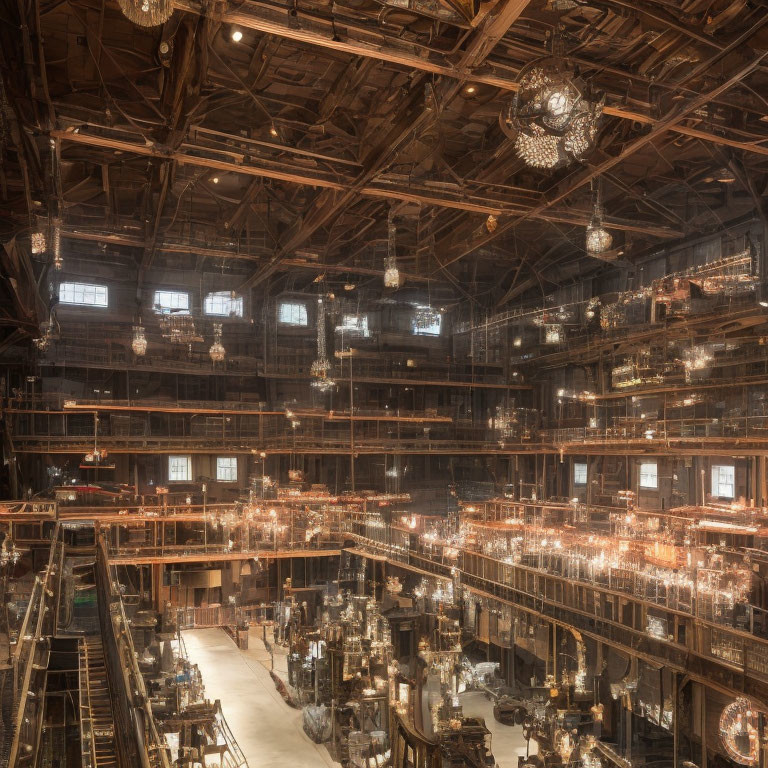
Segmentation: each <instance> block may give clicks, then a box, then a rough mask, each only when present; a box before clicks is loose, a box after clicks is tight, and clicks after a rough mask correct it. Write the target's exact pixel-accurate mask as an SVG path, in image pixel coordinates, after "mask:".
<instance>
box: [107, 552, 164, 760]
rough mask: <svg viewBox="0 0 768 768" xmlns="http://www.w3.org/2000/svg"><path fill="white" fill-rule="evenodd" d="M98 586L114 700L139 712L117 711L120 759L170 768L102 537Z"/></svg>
mask: <svg viewBox="0 0 768 768" xmlns="http://www.w3.org/2000/svg"><path fill="white" fill-rule="evenodd" d="M96 589H97V592H98V597H99V599H98V605H99V617H100V621H101V626H102V631H103V637H104V639H105V641H106V642H105V649H104V657H105V659H108V660H109V661H110V662H111V664H112V666H111V667H110V664H108V665H107V674H108V677H109V681H110V686H114V687H115V689H116V690H115V692H114V696H113V702H114V703H116V705H117V707H118V708H119V709H120V710H122V707H124V706H128V707H129V708H130V709H131V710H132V711H133V713H134V714H135V715H136V716H131V715H129V713H128V712H125V713H123V712H118V714H119V715H120V717H119V718H118V721H120V720H123V722H119V725H120V727H118V728H116V733H115V735H116V739H117V742H118V747H119V748H118V750H117V754H118V759H119V761H120V763H121V765H122V766H124V768H135V766H136V762H137V761H138V762H139V763H140V764H141V766H142V768H170V761H169V759H168V754H167V751H166V748H165V746H164V744H163V741H162V740H161V738H160V736H159V734H158V732H157V727H156V725H155V721H154V717H153V715H152V710H151V708H150V706H149V704H148V698H147V692H146V688H145V687H144V680H143V678H142V676H141V672H140V671H139V668H138V664H137V661H136V653H135V649H134V647H133V640H132V638H131V633H130V631H129V629H128V627H129V624H128V619H127V618H126V615H125V611H124V609H123V603H122V600H121V599H120V595H119V594H117V593H116V592H115V588H114V585H113V583H112V580H111V578H110V575H109V564H108V558H107V553H106V549H105V546H104V541H103V539H99V540H98V541H97V546H96ZM115 663H116V664H117V667H115V666H114V665H115ZM142 724H143V725H144V730H142ZM131 727H132V728H131ZM147 737H148V738H147ZM129 751H130V753H132V754H129Z"/></svg>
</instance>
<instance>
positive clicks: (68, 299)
mask: <svg viewBox="0 0 768 768" xmlns="http://www.w3.org/2000/svg"><path fill="white" fill-rule="evenodd" d="M108 296H109V293H108V291H107V286H106V285H93V284H91V283H61V285H59V301H60V302H61V303H62V304H75V305H77V306H81V307H106V306H108V305H109V300H108Z"/></svg>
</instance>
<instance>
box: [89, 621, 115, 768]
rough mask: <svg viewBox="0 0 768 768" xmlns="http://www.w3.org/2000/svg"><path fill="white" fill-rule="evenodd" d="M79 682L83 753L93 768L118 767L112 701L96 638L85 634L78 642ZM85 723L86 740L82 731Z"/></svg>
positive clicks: (102, 650) (102, 655) (98, 640)
mask: <svg viewBox="0 0 768 768" xmlns="http://www.w3.org/2000/svg"><path fill="white" fill-rule="evenodd" d="M80 681H81V682H80V709H81V718H82V723H83V753H86V752H90V758H91V760H90V763H91V764H92V765H93V766H94V768H118V762H117V754H116V752H115V724H114V719H113V716H112V701H111V698H110V694H109V683H108V681H107V668H106V665H105V661H104V649H103V647H102V644H101V636H100V635H88V636H86V637H84V638H83V639H82V640H81V641H80ZM88 722H89V723H90V738H88V736H87V733H88V730H86V728H85V725H86V723H88ZM87 741H90V744H88V743H86V742H87ZM85 764H86V763H85V761H84V763H83V765H85Z"/></svg>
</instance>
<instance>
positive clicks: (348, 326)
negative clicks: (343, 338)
mask: <svg viewBox="0 0 768 768" xmlns="http://www.w3.org/2000/svg"><path fill="white" fill-rule="evenodd" d="M336 330H337V331H342V332H343V333H356V334H358V335H359V336H363V337H364V338H366V339H367V338H368V337H369V336H370V335H371V332H370V331H369V330H368V315H342V317H341V325H337V326H336Z"/></svg>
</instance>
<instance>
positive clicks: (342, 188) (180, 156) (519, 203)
mask: <svg viewBox="0 0 768 768" xmlns="http://www.w3.org/2000/svg"><path fill="white" fill-rule="evenodd" d="M51 136H53V137H54V138H57V139H59V140H61V141H68V142H73V143H77V144H84V145H88V146H95V147H101V148H104V149H113V150H119V151H121V152H126V153H128V152H133V153H136V154H140V155H144V156H147V157H156V158H161V159H165V160H172V161H174V162H177V163H179V164H180V165H192V166H195V167H200V168H210V169H215V170H220V171H226V172H228V173H234V174H243V175H249V176H254V177H262V178H273V179H278V180H280V181H286V182H290V183H294V184H302V185H308V186H314V187H323V188H327V189H330V190H334V191H336V192H341V193H343V194H344V196H345V197H350V198H351V196H352V195H354V194H359V195H361V196H363V197H371V198H377V199H381V200H408V201H411V202H417V203H421V204H423V205H432V206H437V207H441V208H449V209H454V210H460V211H466V212H469V213H479V214H483V215H485V216H488V215H494V216H504V215H526V214H528V213H529V212H531V211H533V210H534V209H535V208H536V207H537V206H539V205H540V201H541V197H540V196H539V195H536V196H532V197H531V199H530V204H526V203H525V202H523V200H522V198H521V199H518V200H510V199H509V198H505V197H502V196H499V195H496V196H494V195H491V194H489V193H488V192H484V193H482V194H480V193H475V194H473V193H470V192H467V190H466V188H465V187H463V188H457V189H456V190H455V191H451V190H447V189H445V187H442V188H441V189H440V190H439V191H438V190H430V189H429V187H428V186H426V185H422V186H420V187H418V188H414V187H413V186H410V187H405V186H399V185H395V184H389V183H387V177H386V176H385V177H383V178H376V179H373V180H372V181H371V182H370V183H369V184H368V185H366V186H362V187H358V188H356V187H355V180H354V179H351V178H348V179H347V180H345V181H343V182H341V181H338V180H331V179H330V178H328V177H327V176H318V175H314V174H310V173H308V172H307V171H300V170H295V171H290V172H288V171H283V170H280V169H278V168H277V167H275V166H269V167H267V166H264V167H261V166H256V165H253V164H245V163H236V162H234V161H232V160H227V161H222V160H216V159H213V158H210V157H202V156H200V155H195V154H189V151H190V148H189V147H188V146H187V147H186V148H185V150H184V151H177V152H170V153H169V152H167V151H166V150H164V149H160V148H158V147H155V146H153V145H146V144H144V145H141V144H135V143H133V142H129V141H124V140H123V139H114V138H110V137H106V136H99V135H96V134H92V133H86V132H83V131H78V132H75V131H62V130H58V129H57V130H54V131H51ZM192 150H193V151H194V148H192ZM337 178H338V177H337ZM478 184H479V185H480V184H482V182H478ZM590 217H591V212H589V211H575V210H573V209H569V210H567V211H565V210H563V211H551V210H542V211H541V212H540V213H538V214H535V215H534V216H533V218H537V219H540V220H542V221H553V222H559V223H565V224H575V225H583V226H586V225H587V224H588V223H589V220H590ZM606 223H607V224H608V225H609V226H610V227H612V228H613V229H616V230H622V231H627V232H637V233H641V234H647V235H652V236H655V237H660V238H673V237H680V236H681V235H682V234H683V233H682V231H680V230H677V229H674V228H671V227H662V226H658V225H655V224H652V223H644V222H639V221H636V220H628V219H621V218H617V217H610V216H608V217H606ZM152 239H153V240H154V239H156V235H155V237H154V238H152ZM291 250H293V249H291Z"/></svg>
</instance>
